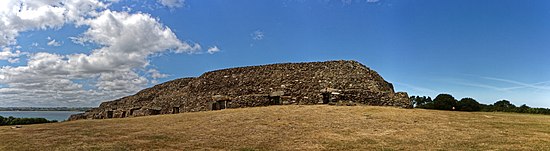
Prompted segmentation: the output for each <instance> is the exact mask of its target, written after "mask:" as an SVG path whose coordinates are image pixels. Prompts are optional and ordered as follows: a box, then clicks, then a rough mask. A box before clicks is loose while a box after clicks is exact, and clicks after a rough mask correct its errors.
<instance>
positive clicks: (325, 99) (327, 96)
mask: <svg viewBox="0 0 550 151" xmlns="http://www.w3.org/2000/svg"><path fill="white" fill-rule="evenodd" d="M330 97H331V94H330V93H323V104H328V103H329V102H330Z"/></svg>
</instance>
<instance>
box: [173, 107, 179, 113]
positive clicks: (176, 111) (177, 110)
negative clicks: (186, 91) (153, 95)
mask: <svg viewBox="0 0 550 151" xmlns="http://www.w3.org/2000/svg"><path fill="white" fill-rule="evenodd" d="M178 113H180V108H179V107H173V108H172V114H178Z"/></svg>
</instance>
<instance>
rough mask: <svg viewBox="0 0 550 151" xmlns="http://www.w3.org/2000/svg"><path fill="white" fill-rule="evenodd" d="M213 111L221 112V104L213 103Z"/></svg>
mask: <svg viewBox="0 0 550 151" xmlns="http://www.w3.org/2000/svg"><path fill="white" fill-rule="evenodd" d="M212 110H221V108H220V104H219V103H218V102H214V103H212Z"/></svg>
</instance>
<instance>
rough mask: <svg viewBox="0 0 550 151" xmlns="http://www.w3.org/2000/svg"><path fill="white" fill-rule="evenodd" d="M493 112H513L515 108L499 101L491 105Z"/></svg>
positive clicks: (506, 102) (503, 101)
mask: <svg viewBox="0 0 550 151" xmlns="http://www.w3.org/2000/svg"><path fill="white" fill-rule="evenodd" d="M493 108H494V111H500V112H514V111H515V109H516V106H515V105H514V104H512V103H510V101H508V100H500V101H497V102H495V104H493Z"/></svg>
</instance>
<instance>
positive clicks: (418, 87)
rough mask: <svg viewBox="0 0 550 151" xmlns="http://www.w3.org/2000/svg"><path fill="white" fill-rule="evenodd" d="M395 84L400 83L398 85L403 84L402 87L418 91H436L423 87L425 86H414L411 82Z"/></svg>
mask: <svg viewBox="0 0 550 151" xmlns="http://www.w3.org/2000/svg"><path fill="white" fill-rule="evenodd" d="M395 84H396V85H400V86H404V87H408V88H410V89H412V90H413V91H416V92H420V93H437V91H435V90H432V89H429V88H425V87H420V86H415V85H412V84H407V83H395Z"/></svg>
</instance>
